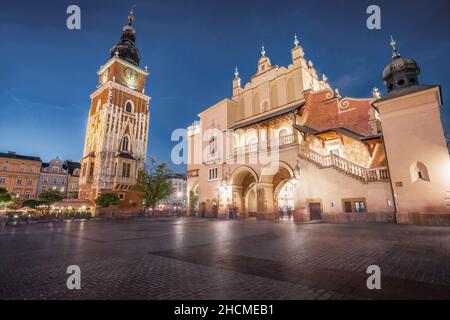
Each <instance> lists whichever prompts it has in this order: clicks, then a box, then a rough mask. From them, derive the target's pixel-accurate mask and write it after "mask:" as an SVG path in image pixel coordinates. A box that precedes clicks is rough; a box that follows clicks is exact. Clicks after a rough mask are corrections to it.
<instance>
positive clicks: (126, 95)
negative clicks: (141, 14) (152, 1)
mask: <svg viewBox="0 0 450 320" xmlns="http://www.w3.org/2000/svg"><path fill="white" fill-rule="evenodd" d="M133 20H134V16H133V13H132V12H131V13H130V15H129V17H128V24H127V25H126V26H125V27H123V30H122V35H121V37H120V40H119V42H118V43H117V44H116V45H114V46H113V47H112V48H111V49H110V60H109V61H108V62H106V63H105V64H104V65H103V66H101V67H100V69H99V70H98V72H97V74H98V88H97V90H96V91H94V93H92V94H91V108H90V111H89V117H88V123H87V128H86V140H85V145H84V155H83V158H82V159H81V161H80V163H81V176H80V178H79V187H80V192H79V197H80V199H86V200H90V201H94V200H95V199H96V197H97V196H99V195H100V194H102V193H105V192H113V193H115V194H117V195H118V197H119V198H120V199H121V202H120V205H119V207H120V209H121V211H122V212H126V210H127V209H130V210H135V209H136V208H137V207H138V206H140V205H141V204H142V203H141V201H140V200H139V198H138V197H137V195H136V193H135V192H133V191H132V187H133V185H134V184H135V183H136V178H137V172H138V170H139V169H143V168H144V167H145V160H146V159H145V158H146V154H147V136H148V130H149V102H150V97H149V96H147V95H145V83H146V80H147V76H148V75H149V73H148V71H147V67H145V68H144V69H142V68H141V67H140V66H139V63H140V60H141V55H140V52H139V49H138V48H137V47H136V45H135V42H136V30H135V28H134V27H133V26H132V24H133Z"/></svg>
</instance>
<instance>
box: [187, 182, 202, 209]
mask: <svg viewBox="0 0 450 320" xmlns="http://www.w3.org/2000/svg"><path fill="white" fill-rule="evenodd" d="M199 191H200V184H199V182H198V181H196V182H195V183H194V184H193V185H192V187H191V188H190V189H189V200H188V201H189V214H190V215H191V216H192V215H194V214H195V212H197V211H198V210H199V198H198V195H199Z"/></svg>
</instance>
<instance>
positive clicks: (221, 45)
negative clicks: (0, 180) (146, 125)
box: [0, 0, 450, 171]
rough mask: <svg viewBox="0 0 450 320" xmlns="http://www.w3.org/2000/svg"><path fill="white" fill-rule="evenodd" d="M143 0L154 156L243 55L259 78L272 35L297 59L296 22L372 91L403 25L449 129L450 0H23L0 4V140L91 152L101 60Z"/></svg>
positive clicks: (341, 75) (309, 52)
mask: <svg viewBox="0 0 450 320" xmlns="http://www.w3.org/2000/svg"><path fill="white" fill-rule="evenodd" d="M38 3H41V4H38ZM70 4H77V5H79V6H80V7H81V13H82V22H81V23H82V29H81V30H75V31H70V30H68V29H67V28H66V25H65V23H66V18H67V14H66V8H67V6H68V5H70ZM133 4H136V8H135V16H136V20H135V22H134V26H135V27H136V30H137V46H138V47H139V48H140V50H141V54H142V60H141V66H142V67H143V66H144V65H148V67H149V70H150V73H151V75H150V78H149V81H148V83H147V91H146V93H148V94H149V95H150V96H152V102H151V106H150V108H151V120H150V135H149V155H155V156H156V158H157V159H158V160H160V161H167V162H169V163H170V162H171V161H170V151H171V148H172V147H173V145H174V142H171V141H170V135H171V133H172V130H173V129H175V128H185V127H187V126H188V125H189V124H191V123H192V121H194V120H196V118H197V116H196V115H197V114H198V113H199V112H200V111H201V110H203V109H205V108H207V107H209V106H211V105H212V104H214V103H215V102H217V101H219V100H221V99H223V98H225V97H229V96H230V95H231V81H232V78H233V71H234V66H235V65H237V66H238V67H239V71H240V75H241V78H242V79H243V82H244V83H245V82H247V81H248V80H249V78H250V76H251V75H253V74H254V73H255V71H256V65H257V60H258V58H259V56H260V48H261V44H262V43H264V45H265V48H266V51H267V55H268V56H269V57H270V59H271V61H272V64H278V65H280V66H287V65H288V64H289V63H290V61H291V55H290V50H291V48H292V46H293V45H292V41H293V34H294V33H295V32H296V33H297V34H298V36H299V40H300V43H301V45H302V46H303V48H304V50H305V54H306V58H307V59H311V60H312V61H313V62H314V66H315V67H316V69H317V70H318V72H319V73H320V74H322V73H326V74H327V76H328V78H329V82H330V83H331V84H332V85H333V87H338V88H339V89H340V91H341V94H342V95H344V96H354V97H368V96H370V90H371V89H372V88H373V87H375V86H376V87H379V88H380V89H383V91H384V86H383V84H382V81H381V79H380V78H381V72H382V70H383V68H384V66H385V65H386V64H388V63H389V62H390V58H391V50H390V47H389V40H388V39H389V36H390V34H393V35H394V37H395V38H396V39H397V41H398V49H399V51H400V53H401V54H402V55H404V56H409V57H411V58H413V59H415V60H416V61H417V62H418V63H419V65H420V67H421V69H422V74H421V77H420V81H421V83H423V84H441V85H442V90H443V99H444V104H445V103H447V105H444V107H443V108H442V120H443V122H444V126H445V129H446V131H447V132H450V111H449V108H448V102H449V101H450V80H449V77H450V64H449V63H448V59H449V57H450V44H449V30H450V22H449V21H450V18H449V12H450V10H449V9H450V2H449V1H448V0H443V1H432V0H430V1H407V4H406V2H405V1H323V0H322V1H299V0H297V1H283V0H278V1H273V0H271V1H266V0H259V1H249V0H240V1H234V0H228V1H216V0H211V1H201V0H197V1H187V0H183V1H173V0H165V1H137V0H130V1H116V2H113V1H81V0H75V1H23V0H16V1H8V2H6V1H2V3H1V8H0V39H1V40H0V41H1V45H0V46H1V59H0V151H8V150H11V151H16V152H17V153H20V154H26V155H36V156H40V157H41V158H42V159H43V160H44V161H48V160H50V159H51V158H54V157H55V156H56V155H59V157H60V158H63V159H73V160H79V159H80V158H81V156H82V152H83V145H84V134H85V126H86V121H87V113H88V110H89V106H90V99H89V95H90V94H91V93H92V92H93V91H94V90H95V86H96V84H97V83H96V82H97V76H96V71H97V69H98V68H99V66H100V65H102V64H104V63H105V62H106V61H107V60H108V58H109V55H108V52H109V48H111V47H112V45H113V44H114V43H115V42H117V40H118V39H119V37H120V33H121V29H122V26H123V25H125V24H126V21H127V14H128V11H129V8H130V7H131V6H132V5H133ZM370 4H378V5H379V6H380V7H381V10H382V29H381V30H377V31H373V30H368V29H367V28H366V19H367V17H368V15H367V14H366V8H367V7H368V5H370ZM411 125H414V124H413V123H412V124H411ZM172 167H173V168H174V169H175V170H177V171H182V170H184V167H179V168H176V167H175V166H172Z"/></svg>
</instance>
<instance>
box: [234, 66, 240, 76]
mask: <svg viewBox="0 0 450 320" xmlns="http://www.w3.org/2000/svg"><path fill="white" fill-rule="evenodd" d="M234 77H235V78H237V77H239V71H238V67H237V66H236V67H234Z"/></svg>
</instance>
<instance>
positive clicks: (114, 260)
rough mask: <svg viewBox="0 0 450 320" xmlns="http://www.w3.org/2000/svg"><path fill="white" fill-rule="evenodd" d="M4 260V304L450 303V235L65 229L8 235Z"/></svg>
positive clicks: (228, 226)
mask: <svg viewBox="0 0 450 320" xmlns="http://www.w3.org/2000/svg"><path fill="white" fill-rule="evenodd" d="M0 257H1V258H0V259H1V260H0V298H1V299H401V298H408V299H409V298H411V299H415V298H424V299H450V228H445V227H417V226H398V225H385V224H380V225H376V224H371V225H337V224H336V225H334V224H307V225H295V224H292V223H269V222H256V221H219V220H200V219H191V218H181V219H176V218H166V219H163V218H161V219H152V220H127V221H85V222H73V221H67V222H59V223H49V224H45V223H42V224H34V225H21V226H16V227H12V226H8V227H7V228H5V229H2V230H1V231H0ZM69 265H78V266H80V268H81V286H82V287H81V290H73V291H71V290H68V289H67V287H66V280H67V277H68V275H67V274H66V269H67V267H68V266H69ZM370 265H378V266H379V267H380V268H381V272H382V278H381V286H382V289H381V290H376V291H370V290H368V289H367V287H366V280H367V277H368V276H369V275H367V274H366V269H367V267H368V266H370Z"/></svg>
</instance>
